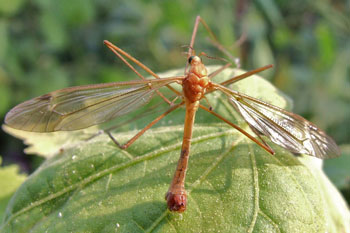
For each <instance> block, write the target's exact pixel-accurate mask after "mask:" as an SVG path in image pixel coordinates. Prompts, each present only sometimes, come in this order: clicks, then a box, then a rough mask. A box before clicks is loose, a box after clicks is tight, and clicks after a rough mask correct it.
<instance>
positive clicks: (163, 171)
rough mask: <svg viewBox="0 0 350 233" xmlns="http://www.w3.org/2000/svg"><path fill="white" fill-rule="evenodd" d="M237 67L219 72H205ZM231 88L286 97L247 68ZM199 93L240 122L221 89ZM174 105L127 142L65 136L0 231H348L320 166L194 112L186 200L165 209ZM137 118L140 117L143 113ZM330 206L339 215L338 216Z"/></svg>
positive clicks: (178, 132)
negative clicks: (179, 209) (180, 208)
mask: <svg viewBox="0 0 350 233" xmlns="http://www.w3.org/2000/svg"><path fill="white" fill-rule="evenodd" d="M211 69H214V67H211ZM179 72H183V70H181V71H179V70H177V71H171V72H168V73H166V74H163V76H164V75H166V76H172V75H173V74H176V73H179ZM241 72H242V71H239V70H226V71H225V72H223V73H221V75H220V76H218V77H216V78H215V79H216V80H220V79H223V78H228V77H231V76H233V73H235V74H236V75H237V74H239V73H241ZM232 88H235V89H238V90H241V91H244V90H249V91H248V92H246V93H247V94H250V95H253V96H255V97H261V98H262V99H264V100H265V101H269V102H272V103H274V104H276V105H279V106H282V107H283V106H286V105H287V104H288V101H287V100H286V99H285V98H283V96H282V95H281V94H280V93H279V92H278V91H277V90H276V89H275V88H274V87H273V86H272V85H271V84H270V83H268V82H267V81H265V80H264V79H261V78H259V77H257V76H255V77H251V78H248V79H246V80H243V81H241V82H239V83H237V84H235V85H233V86H232ZM208 101H209V102H210V104H211V106H212V107H213V108H214V110H215V111H217V112H219V113H220V114H222V115H223V116H225V117H230V119H231V120H232V121H234V122H236V123H238V124H240V125H241V126H242V127H244V129H246V130H248V126H247V125H245V124H244V123H242V121H241V120H236V119H234V117H235V116H237V115H236V114H235V113H234V111H233V109H232V108H231V107H230V105H229V104H228V103H227V101H226V100H225V97H223V96H222V95H219V94H218V93H213V94H211V95H210V96H208ZM183 112H184V111H183V110H181V109H179V110H177V111H175V112H174V113H171V115H169V116H168V117H167V118H166V119H164V121H162V122H160V123H159V124H158V125H157V126H156V127H154V128H152V129H151V130H149V131H147V132H146V133H145V134H144V135H143V136H142V137H141V138H140V139H139V140H137V141H136V142H135V143H134V144H133V145H132V146H131V147H129V148H128V149H127V150H120V149H118V148H117V147H116V146H115V145H114V144H113V143H112V142H111V140H109V138H108V137H107V136H106V135H104V134H101V135H98V136H96V137H93V138H92V139H90V140H85V141H80V142H79V143H75V144H74V145H73V146H72V147H67V148H65V149H64V150H63V151H61V154H58V155H56V156H54V157H51V158H50V159H48V160H47V161H46V162H45V163H44V164H43V165H42V166H41V167H40V168H39V169H38V170H37V171H36V172H35V173H34V174H32V175H31V176H30V177H29V178H28V179H27V181H26V182H25V183H24V184H23V185H22V186H21V187H20V188H19V189H18V191H17V192H16V194H15V195H14V196H13V198H12V200H11V202H10V204H9V206H8V208H7V212H6V216H5V219H4V222H3V224H2V228H1V230H3V231H12V232H28V231H32V232H44V231H47V232H71V231H72V232H86V231H89V232H113V231H122V232H151V231H157V232H246V231H249V232H252V231H255V232H261V231H268V232H282V231H283V232H325V231H328V230H333V229H336V230H337V231H344V232H345V231H347V230H348V228H347V224H348V222H347V221H348V220H349V211H348V210H347V208H346V205H345V204H344V201H343V200H342V198H341V197H340V195H339V194H338V192H337V191H336V190H335V188H334V187H333V185H332V184H330V183H329V181H328V179H327V178H326V177H325V176H324V174H323V172H322V171H321V170H320V169H319V168H318V167H317V166H315V165H314V164H313V163H314V162H310V160H311V158H310V157H305V158H304V157H300V158H298V157H295V156H293V155H292V154H290V153H288V152H286V151H285V150H282V149H281V148H278V147H276V146H274V149H275V150H276V155H274V156H272V155H270V154H268V153H266V152H265V151H264V150H262V149H261V148H259V147H258V146H257V145H255V144H254V143H252V142H251V141H249V140H248V139H246V138H245V137H244V136H243V135H242V134H240V133H238V132H237V131H235V130H233V129H232V128H230V127H228V126H227V125H225V124H224V123H222V122H219V121H218V120H216V119H215V118H214V117H213V116H211V115H210V114H209V113H206V112H203V111H200V110H199V111H198V117H197V119H196V124H195V128H194V135H193V140H192V148H191V156H190V162H189V170H188V173H187V181H186V189H187V192H188V208H187V210H186V211H185V212H184V213H183V214H177V213H171V212H169V211H168V210H167V208H166V203H165V200H164V195H165V193H166V191H167V189H168V187H169V184H170V181H171V178H172V175H173V172H174V169H175V166H176V163H177V160H178V157H179V151H180V148H181V142H182V133H183V125H182V124H181V122H183V119H184V113H183ZM158 114H159V113H158ZM150 117H151V115H150V116H147V117H146V118H147V119H148V118H150ZM146 118H142V119H141V121H146V120H145V119H146ZM142 123H143V124H146V123H145V122H142ZM139 124H141V123H139V122H136V123H135V122H133V123H131V124H130V125H129V127H130V128H133V127H135V129H134V130H127V131H124V132H123V131H121V130H119V131H118V132H114V133H113V135H114V136H115V137H116V138H117V139H118V140H119V141H120V142H125V141H127V140H128V139H129V138H130V137H132V136H133V135H134V134H135V133H136V132H137V131H138V130H137V129H139V127H136V126H139ZM314 160H317V159H314ZM312 161H313V160H312ZM329 190H331V191H329ZM326 191H327V192H326ZM329 193H333V194H337V195H332V196H331V195H328V194H329ZM334 203H338V205H337V207H339V208H340V209H335V208H334V207H333V206H332V204H334ZM330 213H338V215H337V214H330ZM340 213H342V214H343V215H342V216H341V217H339V215H340ZM334 216H337V219H335V217H334Z"/></svg>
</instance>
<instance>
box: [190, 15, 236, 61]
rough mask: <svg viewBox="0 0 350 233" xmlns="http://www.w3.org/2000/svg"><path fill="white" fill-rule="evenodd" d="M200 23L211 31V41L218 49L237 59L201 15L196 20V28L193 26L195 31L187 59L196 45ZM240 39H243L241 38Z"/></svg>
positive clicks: (233, 59)
mask: <svg viewBox="0 0 350 233" xmlns="http://www.w3.org/2000/svg"><path fill="white" fill-rule="evenodd" d="M199 23H201V24H202V25H203V26H204V28H205V29H206V30H207V32H208V33H209V35H210V37H211V42H212V43H213V45H214V46H215V47H216V48H217V49H219V50H220V51H221V52H223V53H224V54H225V55H226V56H228V57H229V58H230V59H231V60H232V61H235V60H236V58H235V57H233V56H232V55H231V54H230V52H228V50H227V49H226V48H225V47H224V46H223V45H222V44H221V43H220V42H219V40H218V38H217V37H216V36H215V34H214V32H213V31H212V30H211V29H210V27H209V26H208V24H207V23H206V22H205V20H204V19H202V18H201V17H200V16H199V15H198V16H197V17H196V21H195V24H194V28H193V32H192V37H191V42H190V46H189V50H188V57H187V59H188V58H189V57H190V56H191V55H192V50H193V45H194V42H195V40H196V34H197V30H198V25H199ZM239 40H241V38H240V39H239Z"/></svg>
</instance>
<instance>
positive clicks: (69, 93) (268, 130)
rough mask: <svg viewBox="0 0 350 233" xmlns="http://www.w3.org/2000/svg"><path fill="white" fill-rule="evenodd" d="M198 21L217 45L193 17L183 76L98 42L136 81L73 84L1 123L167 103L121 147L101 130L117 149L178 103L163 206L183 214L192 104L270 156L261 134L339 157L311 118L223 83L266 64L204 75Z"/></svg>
mask: <svg viewBox="0 0 350 233" xmlns="http://www.w3.org/2000/svg"><path fill="white" fill-rule="evenodd" d="M200 23H201V24H202V25H203V26H204V27H205V28H206V30H207V31H208V32H209V34H210V35H211V37H212V38H213V40H214V41H215V42H216V44H218V42H217V39H216V37H215V35H214V34H213V33H212V31H211V30H210V28H209V27H208V25H207V24H206V23H205V21H204V20H203V19H201V18H200V17H199V16H197V18H196V22H195V26H194V29H193V33H192V38H191V42H190V45H189V47H188V56H187V64H186V68H185V73H184V75H182V76H176V77H168V78H160V77H159V76H158V75H157V74H155V73H154V72H153V71H151V70H150V69H149V68H147V67H146V66H145V65H143V64H142V63H141V62H140V61H138V60H137V59H136V58H134V57H132V56H131V55H129V54H128V53H126V52H125V51H123V50H122V49H120V48H119V47H117V46H115V45H114V44H112V43H111V42H109V41H104V43H105V45H106V46H107V47H108V48H110V49H111V50H112V51H113V52H114V53H115V54H116V55H117V56H118V57H119V58H120V59H121V60H122V61H123V62H124V63H125V64H126V65H127V66H128V67H130V68H131V69H132V70H133V71H134V72H135V73H136V74H137V75H138V76H139V77H140V78H141V80H137V81H130V82H116V83H106V84H95V85H87V86H77V87H69V88H65V89H62V90H57V91H54V92H51V93H48V94H45V95H42V96H39V97H37V98H34V99H31V100H28V101H26V102H24V103H21V104H19V105H17V106H16V107H14V108H13V109H12V110H10V111H9V112H8V113H7V115H6V117H5V123H6V124H7V125H8V126H10V127H12V128H15V129H20V130H25V131H32V132H53V131H69V130H78V129H83V128H86V127H89V126H92V125H96V124H100V123H103V122H106V121H108V120H111V119H114V118H117V117H118V116H122V115H125V114H127V113H129V112H132V111H133V110H136V109H137V108H139V107H141V106H143V105H145V104H146V103H148V102H149V101H150V99H151V98H152V96H153V95H155V94H157V95H159V96H160V97H161V98H162V99H163V100H164V101H165V102H167V103H168V104H169V106H170V107H169V109H168V110H167V111H166V112H164V113H163V114H161V115H160V116H159V117H157V118H156V119H154V120H153V121H152V122H151V123H149V124H148V125H147V126H146V127H145V128H143V129H142V130H140V131H139V132H138V133H137V134H136V135H135V136H133V137H132V138H131V139H130V140H129V141H127V142H126V143H125V144H123V145H121V144H120V143H118V141H117V140H116V139H115V138H114V137H113V136H112V135H111V133H110V132H106V133H107V134H108V135H109V137H110V138H111V139H112V140H113V142H114V143H115V144H116V145H117V146H118V147H119V148H121V149H127V148H128V147H129V146H130V145H131V144H132V143H133V142H135V141H136V140H137V139H138V138H139V137H140V136H141V135H142V134H143V133H145V131H147V130H148V129H149V128H151V127H152V126H153V125H154V124H156V123H157V122H159V121H160V120H161V119H163V118H164V117H165V116H166V115H168V114H169V113H171V112H172V111H174V110H175V109H177V108H179V107H180V106H185V107H186V115H185V121H184V134H183V142H182V148H181V152H180V159H179V161H178V165H177V168H176V170H175V174H174V178H173V180H172V182H171V185H170V187H169V190H168V192H167V193H166V197H165V199H166V201H167V205H168V208H169V210H171V211H177V212H183V211H185V209H186V203H187V196H186V190H185V185H184V184H185V177H186V170H187V164H188V159H189V154H190V147H191V138H192V130H193V125H194V121H195V116H196V112H197V110H198V108H201V109H203V110H205V111H207V112H209V113H211V114H213V115H214V116H216V117H218V118H219V119H221V120H223V121H224V122H226V123H227V124H229V125H230V126H232V127H233V128H235V129H237V130H238V131H240V132H241V133H243V134H244V135H245V136H247V137H248V138H249V139H251V140H252V141H254V142H255V143H256V144H258V145H259V146H260V147H262V148H263V149H264V150H266V151H267V152H268V153H270V154H274V151H273V149H272V148H271V147H270V146H269V145H268V144H267V143H266V142H265V141H264V139H263V138H262V137H261V135H264V136H266V137H267V138H269V139H270V140H271V141H272V142H273V143H275V144H277V145H279V146H281V147H283V148H285V149H287V150H288V151H290V152H293V153H300V154H301V153H303V154H308V155H311V156H314V157H317V158H321V159H326V158H333V157H337V156H339V154H340V151H339V149H338V147H337V145H336V143H335V142H334V141H333V139H332V138H330V137H329V136H328V135H326V134H325V133H324V132H323V131H322V130H320V129H319V128H317V126H315V125H314V124H312V123H311V122H309V121H307V120H305V119H304V118H302V117H301V116H299V115H296V114H293V113H290V112H287V111H285V110H283V109H281V108H279V107H276V106H273V105H271V104H268V103H265V102H263V101H261V100H258V99H255V98H253V97H250V96H248V95H245V94H243V93H239V92H237V91H235V90H231V89H230V88H228V87H227V86H228V85H230V84H232V83H234V82H237V81H239V80H242V79H244V78H246V77H249V76H251V75H253V74H255V73H258V72H261V71H264V70H266V69H269V68H271V67H272V65H267V66H265V67H261V68H258V69H255V70H252V71H249V72H246V73H244V74H242V75H239V76H236V77H232V78H230V79H228V80H227V81H225V82H222V83H220V84H218V83H214V82H212V81H211V79H212V77H214V76H215V75H216V74H218V73H220V72H221V71H222V70H224V69H225V68H227V67H228V66H230V65H231V64H230V63H227V64H226V65H224V66H223V67H222V68H220V69H218V70H217V71H215V72H213V73H211V74H208V72H207V69H206V67H205V66H204V64H203V63H202V60H201V55H205V54H204V53H202V54H200V55H195V51H194V49H193V45H194V41H195V37H196V33H197V28H198V25H199V24H200ZM219 48H220V46H219ZM125 57H126V58H127V59H129V60H131V61H132V62H134V63H135V64H136V65H138V66H139V67H140V68H142V69H143V70H145V71H146V72H148V73H149V74H151V75H152V76H153V77H155V79H145V78H144V77H143V76H142V75H141V74H140V73H139V72H138V71H137V70H136V69H135V68H134V67H133V65H132V64H130V63H129V62H128V61H127V60H126V59H125ZM172 83H177V84H179V85H181V86H182V92H179V91H177V90H176V89H174V88H173V87H171V86H169V85H170V84H172ZM162 87H168V88H169V89H170V90H171V91H173V92H174V93H175V94H176V95H177V96H179V97H181V102H180V103H178V104H174V103H173V101H170V100H169V99H167V98H166V97H165V96H164V95H163V94H162V93H161V92H160V91H159V89H160V88H162ZM213 91H221V92H223V93H224V94H225V95H226V96H227V98H228V101H229V102H230V103H231V105H232V106H233V107H234V108H235V109H236V110H237V112H238V113H239V114H240V115H241V116H242V117H243V119H244V120H245V121H246V122H247V123H248V125H249V126H250V128H251V130H252V131H253V133H254V134H255V136H253V135H251V134H249V133H248V132H246V131H245V130H243V129H242V128H240V127H239V126H237V125H235V124H234V123H232V122H230V121H229V120H228V119H225V118H224V117H222V116H221V115H219V114H217V113H216V112H214V111H213V110H212V109H211V108H207V107H205V106H204V105H202V104H200V101H201V100H202V99H205V95H206V94H207V93H210V92H213Z"/></svg>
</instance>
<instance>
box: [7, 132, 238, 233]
mask: <svg viewBox="0 0 350 233" xmlns="http://www.w3.org/2000/svg"><path fill="white" fill-rule="evenodd" d="M202 127H203V128H208V127H209V128H212V126H208V127H204V126H202ZM234 132H236V131H235V130H234V129H228V130H225V131H222V132H217V133H212V134H207V135H205V136H197V137H194V138H193V139H192V143H193V144H196V143H199V142H201V141H203V140H209V139H212V138H217V137H222V136H226V135H232V134H233V133H234ZM236 133H237V132H236ZM181 144H182V142H177V143H175V144H172V145H170V146H168V147H162V148H160V149H157V150H156V151H152V152H149V153H148V154H146V155H143V156H138V157H135V158H134V159H132V160H129V161H127V162H124V163H122V164H118V165H116V166H112V167H109V168H106V169H104V170H102V171H99V172H97V173H94V174H93V175H90V176H88V177H86V178H84V179H82V180H81V181H79V182H77V183H75V184H73V185H71V186H68V187H66V188H64V189H62V190H61V191H59V192H56V193H53V194H50V195H48V196H47V197H45V198H42V199H41V200H39V201H35V202H32V203H31V205H29V206H27V207H24V208H23V209H22V210H19V211H17V212H16V213H13V214H12V215H11V216H10V218H8V219H7V221H6V222H4V224H3V225H2V228H3V227H5V226H6V225H8V224H9V223H10V222H11V221H12V219H14V218H16V217H17V216H19V215H21V214H23V213H26V212H27V211H30V210H31V209H33V208H35V207H38V206H40V205H42V204H44V203H46V202H48V201H51V200H53V199H55V198H58V197H60V196H62V195H64V194H66V193H68V192H70V191H72V190H74V189H76V188H78V187H83V186H85V185H87V184H88V183H90V182H92V181H94V180H97V179H100V178H102V177H104V176H106V175H109V174H110V173H113V172H116V171H118V170H122V169H125V168H128V167H130V166H132V165H134V164H138V163H140V162H143V161H146V160H150V159H153V158H156V157H158V156H160V155H162V154H164V153H167V152H171V151H174V150H176V149H178V148H180V147H181Z"/></svg>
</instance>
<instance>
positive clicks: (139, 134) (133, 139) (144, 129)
mask: <svg viewBox="0 0 350 233" xmlns="http://www.w3.org/2000/svg"><path fill="white" fill-rule="evenodd" d="M183 104H184V102H181V103H180V104H177V105H174V106H172V107H171V108H169V109H168V110H167V111H166V112H164V113H163V114H161V115H160V116H158V117H157V118H156V119H154V120H153V121H152V122H151V123H149V124H148V125H146V126H145V127H144V128H143V129H142V130H140V131H139V132H138V133H137V134H136V135H135V136H133V137H132V138H131V139H129V141H127V142H126V143H125V144H120V143H119V142H118V141H117V140H116V139H115V138H114V137H113V135H112V134H111V133H110V132H109V131H107V132H106V133H107V135H108V136H109V137H110V139H111V140H112V141H113V142H114V143H115V144H116V145H117V146H118V147H119V148H120V149H127V148H128V147H129V146H130V145H131V144H133V143H134V142H135V141H136V140H137V139H138V138H139V137H140V136H141V135H142V134H144V133H145V132H146V131H147V130H148V129H150V128H151V127H152V126H153V125H155V124H156V123H157V122H158V121H160V120H161V119H163V118H164V117H165V116H166V115H168V114H169V113H171V112H172V111H174V110H175V109H177V108H178V107H180V106H181V105H183Z"/></svg>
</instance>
